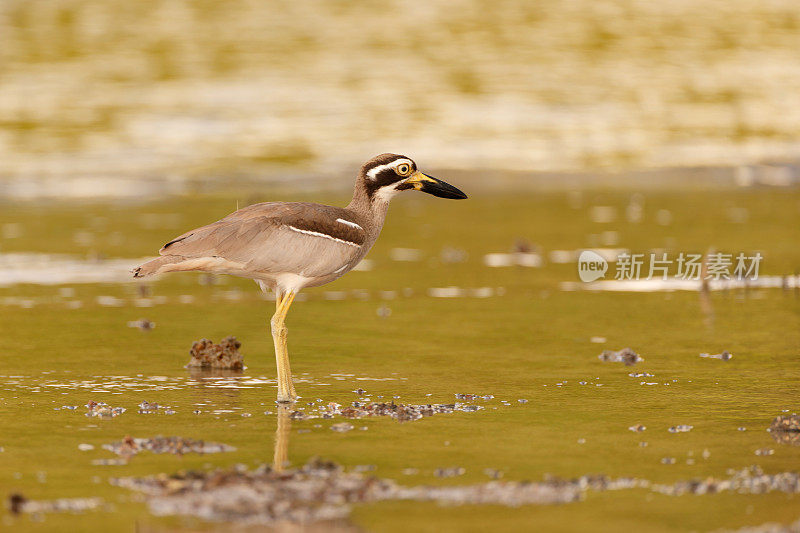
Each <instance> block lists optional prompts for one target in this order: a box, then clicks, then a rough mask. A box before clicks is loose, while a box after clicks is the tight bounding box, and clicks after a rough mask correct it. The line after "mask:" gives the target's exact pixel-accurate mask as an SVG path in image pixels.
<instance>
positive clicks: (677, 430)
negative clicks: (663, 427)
mask: <svg viewBox="0 0 800 533" xmlns="http://www.w3.org/2000/svg"><path fill="white" fill-rule="evenodd" d="M692 428H694V426H689V425H686V424H681V425H680V426H672V427H671V428H669V429H668V430H667V431H669V432H670V433H686V432H689V431H691V430H692Z"/></svg>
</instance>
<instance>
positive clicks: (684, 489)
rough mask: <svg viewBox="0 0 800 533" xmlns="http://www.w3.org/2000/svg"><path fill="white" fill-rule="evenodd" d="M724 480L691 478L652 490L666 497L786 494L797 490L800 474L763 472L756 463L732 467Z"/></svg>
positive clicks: (794, 492) (654, 486) (798, 488)
mask: <svg viewBox="0 0 800 533" xmlns="http://www.w3.org/2000/svg"><path fill="white" fill-rule="evenodd" d="M730 476H731V477H729V478H727V479H715V478H712V477H709V478H705V479H692V480H688V481H679V482H677V483H674V484H672V485H653V486H652V490H653V491H655V492H659V493H661V494H666V495H669V496H680V495H683V494H716V493H719V492H726V491H729V492H733V493H736V494H767V493H770V492H775V491H779V492H784V493H786V494H798V493H800V473H797V472H781V473H777V474H765V473H764V471H763V470H761V468H760V467H758V466H750V467H749V468H744V469H742V470H731V471H730Z"/></svg>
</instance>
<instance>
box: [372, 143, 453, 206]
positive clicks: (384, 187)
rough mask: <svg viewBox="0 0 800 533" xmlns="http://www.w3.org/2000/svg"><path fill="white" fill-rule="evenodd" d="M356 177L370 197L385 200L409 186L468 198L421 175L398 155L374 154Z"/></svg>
mask: <svg viewBox="0 0 800 533" xmlns="http://www.w3.org/2000/svg"><path fill="white" fill-rule="evenodd" d="M359 180H360V182H361V184H362V185H363V187H364V188H365V189H366V191H367V195H368V196H369V198H370V199H371V200H372V199H377V200H383V201H386V202H388V201H389V200H390V199H391V198H392V197H393V196H394V195H395V194H397V193H399V192H400V191H405V190H409V189H414V190H417V191H422V192H426V193H428V194H432V195H433V196H438V197H439V198H452V199H455V200H462V199H464V198H466V197H467V195H466V194H464V193H463V192H461V191H460V190H458V189H457V188H455V187H453V186H452V185H450V184H449V183H445V182H444V181H442V180H440V179H436V178H434V177H433V176H428V175H427V174H423V173H422V172H420V171H419V170H417V164H416V163H414V161H412V160H411V158H409V157H406V156H404V155H398V154H381V155H379V156H375V157H373V158H372V159H370V160H369V161H367V162H366V163H364V166H362V167H361V174H360V175H359Z"/></svg>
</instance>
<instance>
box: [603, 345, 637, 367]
mask: <svg viewBox="0 0 800 533" xmlns="http://www.w3.org/2000/svg"><path fill="white" fill-rule="evenodd" d="M598 358H599V359H600V360H601V361H605V362H611V363H625V366H632V365H635V364H636V363H638V362H640V361H644V359H643V358H642V357H640V356H639V354H637V353H636V352H634V351H633V350H631V349H630V348H623V349H622V350H620V351H618V352H615V351H613V350H603V353H601V354H600V355H599V356H598Z"/></svg>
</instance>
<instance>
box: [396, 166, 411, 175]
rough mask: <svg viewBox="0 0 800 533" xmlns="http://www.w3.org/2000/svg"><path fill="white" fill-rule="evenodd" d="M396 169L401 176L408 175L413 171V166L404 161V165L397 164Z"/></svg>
mask: <svg viewBox="0 0 800 533" xmlns="http://www.w3.org/2000/svg"><path fill="white" fill-rule="evenodd" d="M396 170H397V173H398V174H400V175H401V176H406V175H408V173H409V172H411V166H410V165H408V164H406V163H403V164H402V165H397V169H396Z"/></svg>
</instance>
